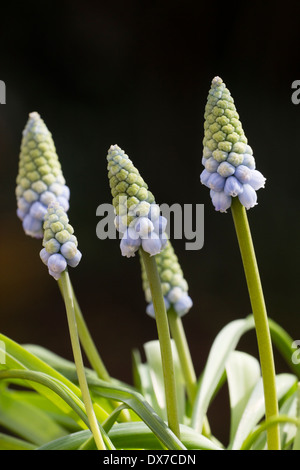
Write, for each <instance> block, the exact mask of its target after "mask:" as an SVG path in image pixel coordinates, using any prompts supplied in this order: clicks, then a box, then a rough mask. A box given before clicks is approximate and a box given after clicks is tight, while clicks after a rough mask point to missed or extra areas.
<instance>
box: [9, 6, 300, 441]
mask: <svg viewBox="0 0 300 470" xmlns="http://www.w3.org/2000/svg"><path fill="white" fill-rule="evenodd" d="M299 34H300V32H299V6H298V4H297V3H296V2H294V3H292V2H290V3H289V2H284V3H283V2H278V1H273V2H264V3H263V2H258V1H253V2H248V4H247V2H240V3H239V4H238V6H236V5H233V4H232V5H231V4H228V3H226V4H225V3H223V4H221V5H218V4H217V3H214V2H199V1H189V0H185V1H178V0H172V1H169V0H165V1H163V2H158V1H151V2H143V1H137V0H135V1H131V0H127V1H126V2H125V1H124V2H120V1H112V2H107V1H106V2H104V1H100V2H92V1H85V2H79V1H74V0H73V1H66V0H64V1H60V2H55V1H51V2H37V1H30V2H11V3H8V2H7V3H6V4H5V5H4V4H1V30H0V58H1V59H0V60H1V62H0V63H1V67H0V79H1V80H4V81H5V83H6V105H2V106H1V108H0V159H1V160H0V161H1V172H0V174H1V176H0V181H1V184H0V206H1V225H0V228H1V229H0V250H1V251H0V262H1V264H0V276H1V280H0V286H1V287H0V289H1V300H0V302H1V312H0V318H1V332H2V333H4V334H6V335H8V336H10V337H12V338H13V339H15V340H16V341H18V342H20V343H37V344H41V345H43V346H45V347H47V348H49V349H51V350H52V351H54V352H56V353H58V354H61V355H63V356H65V357H67V358H72V352H71V347H70V342H69V337H68V330H67V323H66V316H65V310H64V305H63V303H62V300H61V297H60V294H59V291H58V287H57V285H56V282H55V281H54V280H53V279H52V278H51V277H50V276H49V275H48V273H47V270H46V268H45V266H44V265H43V264H42V263H41V261H40V259H39V251H40V248H41V242H40V241H38V240H34V239H31V238H30V237H27V236H25V234H24V232H23V229H22V226H21V222H20V221H19V220H18V218H17V217H16V200H15V193H14V191H15V179H16V175H17V170H18V157H19V148H20V142H21V133H22V130H23V128H24V126H25V124H26V122H27V118H28V113H29V112H31V111H38V112H39V113H40V114H41V116H42V118H43V119H44V120H45V122H46V124H47V126H48V128H49V130H50V131H51V132H52V134H53V138H54V141H55V144H56V148H57V152H58V155H59V157H60V161H61V164H62V167H63V172H64V176H65V178H66V180H67V184H68V185H69V186H70V188H71V207H70V211H69V216H70V222H71V224H72V225H73V226H74V228H75V233H76V235H77V237H78V239H79V247H80V249H81V251H82V252H83V258H82V261H81V263H80V265H79V267H78V268H76V269H74V270H71V273H70V275H71V278H72V282H73V284H74V287H75V290H76V293H77V296H78V298H79V301H80V304H81V306H82V310H83V312H84V315H85V319H86V321H87V323H88V325H89V327H90V329H91V331H92V334H93V337H94V339H95V342H96V344H97V346H98V348H99V350H100V352H101V355H102V357H103V359H104V361H105V363H106V365H107V368H108V369H109V372H110V373H111V375H112V376H115V377H117V378H120V379H122V380H125V381H127V382H129V383H132V374H131V351H132V349H133V348H138V349H139V350H140V351H142V347H143V343H144V342H146V341H148V340H151V339H153V338H156V337H157V332H156V326H155V323H154V321H153V320H152V319H150V318H149V317H148V316H147V315H146V314H145V307H146V304H145V300H144V295H143V291H142V286H141V281H140V266H139V260H138V257H136V258H132V259H124V258H122V257H121V255H120V250H119V246H118V241H117V240H102V241H101V240H99V239H98V238H97V236H96V225H97V223H98V221H99V217H96V209H97V207H98V205H99V204H101V203H110V202H111V195H110V189H109V185H108V180H107V170H106V155H107V150H108V148H109V146H110V145H111V144H118V145H119V146H120V147H121V148H123V149H124V150H125V151H126V153H127V154H128V155H129V157H130V158H131V159H132V160H133V162H134V163H135V165H136V167H137V168H138V169H139V171H140V173H141V174H142V176H143V177H144V179H145V180H146V182H147V183H148V185H149V187H150V190H151V191H152V192H153V193H154V195H155V197H156V200H157V202H158V203H167V204H170V205H171V204H173V203H179V204H188V203H189V204H197V203H198V204H204V205H205V242H204V247H203V248H202V249H201V250H199V251H186V250H185V246H184V245H185V240H174V242H173V244H174V247H175V249H176V253H177V255H178V257H179V260H180V262H181V266H182V268H183V270H184V273H185V277H186V279H187V281H188V283H189V288H190V295H191V296H192V298H193V301H194V306H193V308H192V310H191V311H190V313H189V314H188V315H187V316H186V317H185V318H184V327H185V329H186V334H187V337H188V341H189V344H190V349H191V353H192V356H193V359H194V364H195V369H196V371H197V374H200V373H201V371H202V369H203V366H204V364H205V361H206V359H207V354H208V352H209V348H210V346H211V344H212V342H213V339H214V338H215V336H216V334H217V333H218V332H219V330H220V329H221V328H222V327H223V326H224V325H225V324H226V323H228V322H229V321H232V320H234V319H237V318H241V317H245V316H246V315H248V314H249V313H250V312H251V308H250V304H249V299H248V293H247V288H246V284H245V279H244V274H243V269H242V265H241V260H240V254H239V249H238V245H237V240H236V236H235V232H234V228H233V223H232V217H231V214H230V211H229V213H227V214H220V213H217V212H215V211H214V208H213V206H212V204H211V201H210V198H209V191H208V190H207V188H205V187H204V186H202V185H201V184H200V182H199V174H200V172H201V170H202V166H201V155H202V139H203V114H204V107H205V104H206V98H207V93H208V90H209V88H210V82H211V80H212V78H213V77H214V76H215V75H220V76H221V77H222V78H223V80H224V81H225V83H226V85H227V86H228V88H229V90H230V91H231V93H232V96H233V98H234V100H235V104H236V106H237V110H238V112H239V114H240V118H241V121H242V124H243V128H244V130H245V133H246V135H247V137H248V141H249V144H250V145H251V146H252V148H253V149H254V155H255V158H256V162H257V167H258V169H259V170H260V171H261V172H262V173H263V174H264V175H265V176H266V178H267V184H266V189H264V190H260V191H259V192H258V202H259V204H258V206H257V207H256V208H255V209H252V210H250V211H249V212H248V216H249V221H250V225H251V228H252V235H253V239H254V243H255V248H256V254H257V258H258V263H259V267H260V272H261V278H262V282H263V287H264V292H265V297H266V303H267V307H268V313H269V316H270V317H272V318H273V319H274V320H276V321H278V322H279V323H280V324H281V325H282V326H283V327H284V328H286V329H287V331H288V332H289V333H291V334H292V336H293V337H294V338H295V339H299V338H300V320H299V307H298V304H299V300H298V297H299V262H300V256H299V249H298V245H299V230H300V226H299V202H300V196H299V170H300V163H299V162H300V145H299V129H300V105H299V106H296V105H294V104H293V103H292V101H291V95H292V89H291V85H292V82H293V81H294V80H297V79H300V71H299ZM240 347H241V348H243V349H244V350H246V351H249V352H251V353H253V354H257V350H256V341H255V336H254V333H248V334H247V335H246V337H245V338H243V339H242V341H241V343H240ZM276 367H277V371H278V372H280V371H282V370H286V366H285V364H283V363H282V361H281V358H280V357H277V353H276ZM218 400H219V401H218ZM218 400H217V401H216V404H215V408H214V409H215V411H214V412H213V411H212V416H211V420H212V423H213V424H212V426H213V430H214V431H215V433H216V434H217V435H218V436H219V437H220V438H224V436H226V433H227V430H228V426H227V425H226V423H225V426H224V422H226V419H227V405H226V406H225V405H224V402H226V400H227V397H226V393H225V392H224V393H223V395H222V394H221V395H220V398H218ZM224 410H225V418H224ZM221 411H222V413H223V414H222V415H220V412H221Z"/></svg>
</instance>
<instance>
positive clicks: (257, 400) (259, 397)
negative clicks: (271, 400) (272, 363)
mask: <svg viewBox="0 0 300 470" xmlns="http://www.w3.org/2000/svg"><path fill="white" fill-rule="evenodd" d="M296 384H297V377H296V376H295V375H292V374H279V375H277V376H276V389H277V396H278V400H280V399H281V398H282V397H283V396H284V395H285V394H287V393H288V392H289V391H290V390H291V389H292V388H293V387H295V385H296ZM264 414H265V401H264V393H263V384H262V380H260V381H259V382H258V383H257V385H256V387H255V388H254V390H253V392H252V394H251V396H250V399H249V401H248V403H247V406H246V407H245V410H244V413H243V415H242V417H241V419H240V422H239V426H238V428H237V431H236V434H235V436H234V439H233V442H232V445H231V446H230V449H232V450H239V449H240V448H241V447H242V445H243V442H244V440H245V439H246V438H247V436H248V435H249V434H250V433H251V432H252V431H253V429H254V428H255V426H256V425H257V423H258V422H259V421H260V420H261V419H262V418H263V416H264Z"/></svg>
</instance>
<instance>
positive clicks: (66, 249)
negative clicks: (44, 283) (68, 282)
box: [40, 201, 82, 280]
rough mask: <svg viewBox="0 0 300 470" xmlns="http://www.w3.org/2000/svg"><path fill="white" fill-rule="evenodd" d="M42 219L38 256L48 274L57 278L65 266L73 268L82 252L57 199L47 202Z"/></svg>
mask: <svg viewBox="0 0 300 470" xmlns="http://www.w3.org/2000/svg"><path fill="white" fill-rule="evenodd" d="M44 220H45V221H44V224H43V228H44V238H43V247H44V248H43V249H42V250H41V251H40V258H41V260H42V261H43V263H44V264H45V265H46V266H48V270H49V274H50V275H51V276H53V277H54V279H56V280H58V279H59V278H60V275H61V273H62V272H63V271H64V270H65V269H66V268H67V266H71V267H72V268H75V267H76V266H77V265H78V264H79V262H80V260H81V257H82V254H81V252H80V251H79V250H78V248H77V246H78V242H77V238H76V236H75V235H74V229H73V227H72V225H70V224H69V219H68V216H67V214H66V212H65V209H64V208H63V207H62V206H61V205H60V204H59V203H58V202H57V201H56V202H52V203H50V204H49V206H48V209H47V212H46V214H45V216H44Z"/></svg>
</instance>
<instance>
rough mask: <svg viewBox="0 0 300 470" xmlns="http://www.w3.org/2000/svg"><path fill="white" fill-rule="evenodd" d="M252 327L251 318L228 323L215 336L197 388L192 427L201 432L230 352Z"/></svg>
mask: <svg viewBox="0 0 300 470" xmlns="http://www.w3.org/2000/svg"><path fill="white" fill-rule="evenodd" d="M253 327H254V321H253V318H252V316H251V317H247V318H245V319H240V320H234V321H233V322H231V323H228V324H227V325H226V326H225V327H224V328H223V329H222V330H221V331H220V332H219V334H218V335H217V337H216V338H215V340H214V342H213V345H212V347H211V349H210V352H209V356H208V359H207V362H206V366H205V369H204V372H203V377H202V380H201V382H200V385H199V387H198V391H197V395H196V399H195V404H194V409H193V414H192V427H193V428H195V429H197V430H198V431H201V429H202V425H203V420H204V417H205V415H206V412H207V409H208V406H209V403H210V401H211V398H212V397H213V395H214V393H215V390H216V388H217V386H218V384H219V381H220V380H221V377H222V375H223V373H224V371H225V364H226V362H227V359H228V357H229V354H230V353H231V351H233V350H234V349H235V348H236V345H237V344H238V342H239V340H240V338H241V336H242V335H243V334H244V333H245V332H246V331H248V330H250V329H251V328H253Z"/></svg>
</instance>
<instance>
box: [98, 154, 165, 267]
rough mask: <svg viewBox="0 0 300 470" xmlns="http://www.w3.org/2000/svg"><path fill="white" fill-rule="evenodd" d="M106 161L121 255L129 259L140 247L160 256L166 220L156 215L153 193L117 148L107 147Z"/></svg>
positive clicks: (157, 210) (163, 242)
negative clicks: (119, 234)
mask: <svg viewBox="0 0 300 470" xmlns="http://www.w3.org/2000/svg"><path fill="white" fill-rule="evenodd" d="M107 161H108V165H107V169H108V178H109V182H110V188H111V194H112V197H113V206H114V209H115V226H116V228H117V230H118V231H119V232H120V233H122V234H123V237H122V239H121V242H120V248H121V253H122V255H123V256H126V257H127V258H131V257H133V256H135V254H136V252H137V251H138V249H139V248H140V247H141V246H142V248H143V250H144V251H146V252H147V253H149V255H150V256H154V255H156V254H158V253H160V252H161V250H162V249H163V248H164V247H165V245H166V240H165V239H166V233H165V230H166V225H167V220H166V218H165V217H162V216H161V215H160V208H159V205H158V204H156V202H155V199H154V196H153V194H152V193H151V192H150V191H149V189H148V186H147V184H146V183H145V181H144V180H143V178H142V177H141V175H140V173H139V171H138V170H137V168H135V167H134V165H133V163H132V161H131V160H130V159H129V157H128V155H126V154H125V152H124V150H122V149H121V148H120V147H118V146H117V145H112V146H111V147H110V149H109V151H108V155H107Z"/></svg>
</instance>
